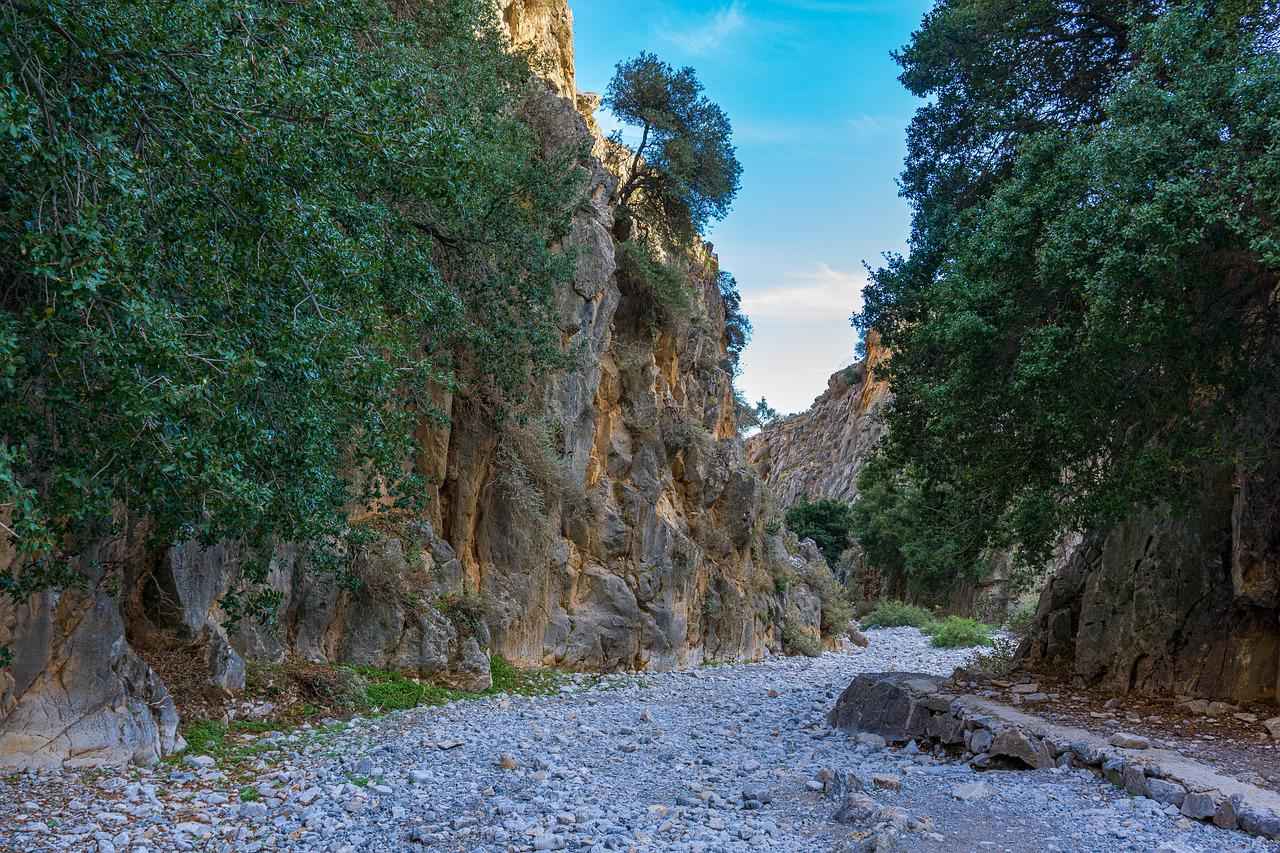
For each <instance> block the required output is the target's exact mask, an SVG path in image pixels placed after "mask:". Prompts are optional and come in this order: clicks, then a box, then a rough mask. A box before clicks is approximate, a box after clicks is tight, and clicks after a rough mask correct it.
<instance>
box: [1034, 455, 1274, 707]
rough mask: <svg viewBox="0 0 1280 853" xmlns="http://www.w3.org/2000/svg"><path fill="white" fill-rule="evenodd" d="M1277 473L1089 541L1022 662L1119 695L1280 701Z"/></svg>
mask: <svg viewBox="0 0 1280 853" xmlns="http://www.w3.org/2000/svg"><path fill="white" fill-rule="evenodd" d="M1278 513H1280V470H1277V466H1275V465H1272V466H1271V467H1270V469H1269V470H1260V471H1254V472H1250V473H1249V474H1247V475H1245V474H1242V473H1236V474H1235V475H1234V476H1233V474H1232V472H1231V471H1228V470H1222V471H1216V472H1213V473H1212V474H1210V475H1208V476H1206V478H1205V486H1204V489H1203V491H1202V493H1201V495H1200V499H1199V505H1198V506H1197V507H1195V508H1193V509H1192V510H1190V511H1188V512H1178V513H1173V512H1169V511H1149V512H1144V513H1140V514H1137V515H1135V516H1134V517H1133V518H1131V519H1130V520H1128V521H1127V522H1125V523H1124V524H1121V525H1119V526H1117V527H1115V528H1114V529H1111V530H1099V531H1094V532H1091V533H1089V534H1087V535H1086V536H1085V537H1083V540H1082V541H1081V542H1080V544H1078V545H1077V546H1076V547H1074V548H1073V549H1069V550H1068V551H1066V552H1065V553H1064V555H1063V558H1062V559H1061V560H1060V561H1059V562H1058V565H1057V567H1056V570H1055V571H1054V573H1053V575H1052V576H1051V578H1050V580H1049V582H1048V584H1047V586H1046V587H1045V590H1044V592H1043V594H1042V596H1041V598H1040V605H1039V609H1038V611H1037V615H1036V624H1035V627H1034V629H1033V631H1032V633H1031V636H1030V637H1029V638H1028V640H1027V641H1026V642H1025V643H1024V644H1023V647H1022V649H1021V656H1022V658H1023V661H1024V662H1025V663H1027V664H1028V665H1030V666H1032V667H1043V666H1050V667H1060V668H1064V669H1067V670H1068V671H1070V672H1071V673H1073V674H1074V675H1076V676H1078V677H1079V678H1080V679H1081V680H1082V681H1084V682H1085V683H1088V684H1091V685H1100V686H1104V687H1106V688H1109V689H1113V690H1118V691H1121V692H1129V691H1133V692H1137V693H1146V694H1172V695H1186V696H1196V697H1203V698H1208V699H1221V700H1225V701H1231V702H1252V701H1258V700H1270V701H1280V594H1278V590H1280V539H1278V534H1277V531H1278V530H1280V527H1277V525H1276V521H1277V515H1278Z"/></svg>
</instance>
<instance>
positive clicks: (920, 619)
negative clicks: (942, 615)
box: [862, 601, 934, 630]
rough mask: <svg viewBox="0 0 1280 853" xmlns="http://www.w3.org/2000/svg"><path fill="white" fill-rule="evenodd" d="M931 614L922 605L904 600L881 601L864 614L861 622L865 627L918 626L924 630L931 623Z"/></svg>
mask: <svg viewBox="0 0 1280 853" xmlns="http://www.w3.org/2000/svg"><path fill="white" fill-rule="evenodd" d="M933 621H934V620H933V614H932V613H930V612H929V611H928V610H925V609H924V608H923V607H917V606H915V605H914V604H907V603H906V602H904V601H881V602H879V603H877V604H876V606H875V608H874V609H873V610H872V611H871V612H870V613H868V614H867V615H866V617H865V618H864V619H863V620H862V624H863V626H864V627H867V628H919V629H921V630H924V629H926V628H928V627H929V626H930V625H932V624H933Z"/></svg>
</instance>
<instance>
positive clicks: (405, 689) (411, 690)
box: [356, 655, 565, 711]
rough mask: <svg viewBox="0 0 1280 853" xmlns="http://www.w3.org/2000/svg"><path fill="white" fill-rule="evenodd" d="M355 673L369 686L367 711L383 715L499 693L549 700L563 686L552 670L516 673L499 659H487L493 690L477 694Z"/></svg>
mask: <svg viewBox="0 0 1280 853" xmlns="http://www.w3.org/2000/svg"><path fill="white" fill-rule="evenodd" d="M356 672H358V673H359V674H360V676H361V677H363V678H364V679H365V680H366V681H367V682H368V684H369V686H368V687H367V688H365V698H366V700H367V704H368V706H369V708H370V709H377V710H382V711H402V710H405V709H408V708H417V707H419V706H432V705H444V704H447V703H449V702H457V701H459V700H464V699H483V698H485V697H487V696H496V695H498V694H500V693H510V694H514V695H517V696H551V695H554V694H556V693H558V692H559V691H560V688H561V687H562V686H563V685H564V683H565V675H564V673H561V672H557V671H555V670H551V669H519V668H517V667H515V666H513V665H512V664H511V663H510V662H509V661H508V660H506V659H505V658H503V657H502V656H500V655H493V656H492V657H490V658H489V672H490V675H491V676H492V678H493V686H492V687H490V688H489V689H488V690H484V691H481V692H479V693H472V692H468V691H466V690H453V689H451V688H448V687H437V686H435V685H432V684H423V683H421V682H418V681H414V680H413V679H411V678H407V677H405V676H403V675H401V674H400V673H397V672H387V671H385V670H380V669H373V668H372V667H357V668H356Z"/></svg>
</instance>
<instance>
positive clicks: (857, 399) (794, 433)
mask: <svg viewBox="0 0 1280 853" xmlns="http://www.w3.org/2000/svg"><path fill="white" fill-rule="evenodd" d="M886 355H887V353H886V352H885V350H884V349H883V348H882V347H881V346H880V345H879V340H878V338H877V337H876V336H875V335H874V333H873V334H872V336H871V337H870V339H869V340H868V342H867V357H866V358H865V359H864V360H863V361H861V362H859V363H857V364H855V365H853V366H851V367H846V368H845V369H843V370H839V371H837V372H835V373H833V374H832V375H831V378H830V379H828V380H827V390H826V391H825V392H823V394H822V396H820V397H818V399H816V400H814V401H813V405H812V406H810V407H809V409H808V411H805V412H801V413H800V414H797V415H791V416H790V417H786V418H783V419H781V420H779V421H777V422H775V423H772V424H770V425H768V426H766V427H765V428H764V429H762V430H761V431H760V432H759V433H757V434H756V435H754V436H752V437H751V439H749V440H748V442H747V454H748V457H749V458H750V460H751V463H752V464H753V465H755V466H756V468H757V470H759V472H760V475H761V476H762V477H763V478H764V480H765V482H766V483H768V484H769V487H770V488H771V489H772V490H773V492H774V493H775V494H776V495H777V496H778V500H779V501H780V502H781V503H782V505H783V506H784V507H787V506H791V505H792V504H794V503H796V502H797V501H799V500H801V499H808V500H817V499H819V498H835V499H837V500H842V501H853V500H854V499H855V498H856V497H857V496H858V472H859V471H861V470H862V466H863V465H864V464H866V461H867V460H868V459H869V458H870V457H871V454H872V452H873V451H874V450H875V446H876V444H877V443H878V442H879V441H880V436H881V435H882V434H883V433H884V420H883V418H882V417H881V410H882V409H883V407H884V405H885V403H886V402H888V400H889V387H888V385H887V384H886V383H884V382H882V381H880V380H878V379H877V378H876V376H875V370H874V368H875V366H876V365H877V364H879V363H880V362H881V361H883V360H884V358H885V356H886Z"/></svg>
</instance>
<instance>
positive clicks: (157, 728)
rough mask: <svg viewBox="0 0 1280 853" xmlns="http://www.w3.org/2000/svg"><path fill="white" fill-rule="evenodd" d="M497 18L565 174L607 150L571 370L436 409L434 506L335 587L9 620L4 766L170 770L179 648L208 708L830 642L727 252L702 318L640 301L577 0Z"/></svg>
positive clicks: (576, 227)
mask: <svg viewBox="0 0 1280 853" xmlns="http://www.w3.org/2000/svg"><path fill="white" fill-rule="evenodd" d="M502 14H503V17H504V20H505V21H506V23H507V25H508V27H509V28H510V30H511V33H512V38H513V41H514V42H515V43H516V44H517V45H519V46H526V47H530V48H531V49H532V50H533V52H534V53H535V54H537V55H538V56H541V57H544V58H548V61H547V63H545V64H544V66H543V70H544V72H545V73H546V74H547V75H548V80H549V84H550V85H549V88H548V90H547V91H546V92H545V93H542V94H537V95H533V96H531V97H530V99H529V101H528V103H527V104H526V106H525V108H524V111H523V118H524V120H525V121H526V122H527V123H528V124H529V125H530V126H531V127H532V128H533V129H534V130H535V131H536V132H537V133H538V134H539V137H540V139H541V140H542V142H543V145H544V147H545V148H546V150H547V152H548V153H549V154H550V153H553V152H557V151H561V150H566V149H567V150H570V151H574V152H579V151H583V150H584V149H589V150H592V151H594V152H596V154H595V156H584V157H580V158H579V160H578V168H580V169H581V170H582V172H583V177H584V178H585V179H586V180H587V182H588V186H589V189H590V193H589V196H588V199H587V203H585V204H584V205H582V206H581V208H580V209H579V210H578V211H577V212H576V215H575V218H574V220H573V224H572V228H571V231H570V234H569V237H568V239H567V240H566V246H565V249H566V250H568V251H573V252H574V253H575V257H576V262H577V268H576V275H575V277H574V279H573V281H572V282H571V283H570V284H569V286H567V287H564V288H562V289H561V290H560V292H559V293H557V294H556V296H555V305H554V308H555V311H556V312H557V316H558V318H559V324H560V328H561V331H562V333H563V346H564V349H565V351H566V352H567V353H572V354H574V355H575V359H576V360H575V366H574V367H572V368H571V369H567V370H561V371H558V372H553V373H550V374H548V375H544V376H542V377H540V378H539V379H538V381H537V382H536V383H535V384H534V386H533V387H531V388H529V389H528V394H527V400H528V403H529V405H528V406H527V410H526V411H525V412H523V413H522V414H523V417H520V418H515V417H512V418H506V419H499V418H496V417H495V416H494V413H493V406H492V403H491V401H489V400H487V399H486V398H484V397H483V396H482V393H481V392H480V391H478V390H472V391H468V390H465V389H464V390H461V391H457V392H450V391H447V390H444V389H440V388H437V389H432V394H433V397H434V403H435V404H436V405H437V406H438V408H439V409H440V410H442V411H443V412H446V413H447V414H448V415H449V421H448V423H446V424H443V425H442V424H440V423H437V422H424V423H423V424H422V426H421V429H420V430H419V435H418V437H419V448H418V453H417V454H416V457H415V458H414V459H413V460H411V463H412V464H413V465H414V466H415V468H416V470H417V472H418V473H419V474H421V475H422V476H423V478H424V479H425V480H426V481H427V482H428V483H429V484H430V501H429V502H428V505H427V508H426V511H425V513H424V515H422V516H421V517H414V518H404V517H401V516H388V517H381V516H373V517H365V518H356V519H353V521H354V522H355V523H356V524H358V525H359V526H361V527H363V528H364V529H366V530H368V531H371V532H372V533H373V534H374V536H373V537H372V541H371V542H368V543H366V544H363V545H360V546H359V547H356V548H353V549H352V550H351V551H350V552H349V553H342V554H339V555H338V556H339V557H340V559H341V562H342V563H343V566H342V567H341V568H342V572H341V573H334V572H333V571H332V567H328V568H327V569H326V568H322V567H320V566H318V565H316V562H317V561H316V559H315V558H314V556H313V555H312V553H311V551H310V550H309V549H308V548H307V547H306V545H305V544H290V543H280V544H277V545H276V546H275V547H274V548H272V549H271V550H270V552H269V553H265V554H264V553H255V552H249V551H247V550H246V549H245V548H244V547H242V546H241V545H239V544H237V543H232V542H225V543H217V544H214V545H210V546H201V545H199V544H197V543H181V544H177V545H175V546H173V547H171V548H168V549H162V550H161V551H159V552H154V551H142V550H138V549H134V550H131V551H130V552H129V553H127V554H120V555H118V556H117V557H116V558H113V559H112V560H110V561H107V562H106V563H104V565H105V566H107V567H108V569H107V571H106V573H105V574H103V575H101V576H100V577H98V578H96V579H94V580H93V583H92V584H91V588H90V590H89V591H87V592H84V593H79V592H70V591H69V592H66V593H62V594H60V595H54V594H50V595H42V596H36V597H34V598H33V599H32V600H31V601H30V602H28V603H27V604H26V605H24V606H23V607H21V608H14V607H12V606H11V605H9V604H8V603H7V602H6V603H0V645H4V644H6V643H7V644H9V645H11V646H12V647H13V648H14V650H15V652H16V660H15V663H14V666H13V667H12V669H10V670H8V671H3V672H0V766H5V765H8V766H15V765H17V766H30V765H58V764H75V763H99V764H121V763H125V762H127V761H131V760H132V761H154V760H155V759H157V758H158V757H160V756H161V755H163V754H165V753H167V752H171V751H172V750H173V749H174V748H175V746H176V744H177V735H176V732H175V729H176V722H177V719H176V713H175V709H174V706H173V703H172V701H171V700H170V699H169V697H168V694H167V693H166V691H165V688H164V686H163V685H162V684H161V680H160V678H159V676H157V675H156V672H157V671H162V672H167V671H168V670H167V669H166V667H165V666H164V665H162V663H161V662H160V660H159V657H161V652H167V651H171V650H173V649H180V650H182V651H183V652H184V653H186V654H188V655H189V656H190V660H189V661H188V663H189V664H190V666H191V667H194V668H195V669H198V670H199V673H198V680H199V681H200V683H202V685H203V688H202V689H204V690H205V691H207V692H208V693H209V694H210V695H214V696H216V695H218V694H225V693H227V692H234V691H236V690H237V689H239V688H240V687H241V686H243V684H244V679H245V667H246V663H245V662H246V660H250V661H252V660H267V661H279V660H282V659H284V658H288V657H296V658H302V659H307V660H315V661H330V662H345V663H352V664H362V665H369V666H375V667H380V668H385V669H395V670H399V671H403V672H406V673H411V674H413V675H416V676H419V677H422V678H430V679H432V680H434V681H438V682H442V683H445V684H449V685H452V686H456V687H462V688H466V689H482V688H484V687H487V686H488V685H489V684H490V673H489V657H488V654H489V653H490V652H493V653H499V654H502V655H503V656H505V657H506V658H508V659H509V660H511V661H512V662H514V663H516V664H519V665H536V666H541V665H554V666H560V667H566V668H576V669H599V670H602V669H616V668H648V669H658V668H663V669H665V668H671V667H678V666H684V665H695V664H698V663H700V662H702V661H704V660H710V659H743V658H758V657H760V656H763V655H766V654H770V653H776V652H781V651H782V642H783V641H782V635H783V626H784V624H785V625H787V627H788V629H789V631H791V632H792V635H793V636H794V635H795V634H796V632H799V633H800V634H805V635H809V636H811V637H814V638H816V637H817V636H818V635H819V633H820V625H821V620H822V607H823V603H822V598H821V593H820V591H819V590H818V589H817V588H815V587H811V586H810V585H809V584H808V583H806V578H809V577H813V573H815V572H827V571H828V570H827V568H826V566H825V564H823V563H822V562H821V560H820V559H819V558H817V557H816V555H811V556H812V557H813V561H812V563H811V562H810V561H809V560H808V559H807V558H806V557H805V556H803V555H801V554H799V553H792V552H793V551H798V550H799V549H798V548H797V547H796V543H795V542H794V538H792V539H791V540H790V541H788V540H787V539H786V538H784V537H783V536H781V535H769V534H767V533H766V532H765V531H766V529H774V527H773V525H772V524H770V522H771V521H776V519H772V518H770V517H768V516H769V501H768V500H767V497H766V493H765V488H764V486H763V484H762V483H761V481H760V480H759V478H758V477H757V476H756V474H755V473H754V471H753V469H752V468H751V466H750V465H749V464H748V462H747V457H746V452H745V448H744V446H743V444H742V442H741V440H740V439H739V438H738V437H737V429H736V425H735V422H734V407H733V392H732V377H731V374H730V373H729V372H728V370H727V369H726V366H725V365H726V350H725V340H724V322H725V314H724V304H723V299H722V297H721V295H720V292H719V288H718V285H717V273H718V270H717V267H716V262H715V258H714V256H713V255H711V254H710V251H709V249H708V250H706V251H704V252H702V255H701V257H699V258H696V259H694V261H693V266H694V269H693V270H692V276H691V277H692V282H693V285H694V288H695V291H696V292H695V297H696V298H695V299H694V300H693V301H694V303H695V307H694V310H693V312H692V313H691V315H690V316H687V317H663V318H661V319H659V318H657V317H655V314H654V312H653V310H652V307H653V306H652V305H649V304H646V302H645V300H646V299H649V298H650V297H648V296H646V295H645V294H643V293H639V292H632V291H630V290H628V288H627V287H626V286H625V283H624V282H622V281H621V280H620V276H619V275H618V272H617V263H616V260H615V254H614V251H615V247H614V240H613V237H612V234H611V232H612V226H613V213H614V212H613V210H612V208H611V206H610V201H609V200H610V197H611V195H612V189H613V185H614V178H613V176H612V175H611V174H609V172H608V171H607V170H606V168H605V167H604V166H603V165H602V162H601V160H600V159H599V154H600V152H601V151H602V150H603V147H604V143H603V141H602V140H601V139H600V137H599V133H598V131H597V130H596V129H595V127H594V124H593V123H592V122H591V120H590V116H589V114H588V115H583V112H582V111H583V110H584V109H585V110H586V111H587V112H588V113H589V111H590V109H592V108H593V107H594V104H595V103H597V101H596V100H595V99H593V98H592V97H590V96H583V97H579V96H578V93H577V92H576V91H575V89H574V82H573V80H574V75H573V63H572V38H571V20H572V18H571V16H570V13H569V10H568V6H567V3H566V2H565V0H510V2H506V3H504V4H502ZM584 143H585V144H584ZM2 557H3V555H0V558H2ZM262 566H265V570H263V571H259V570H258V569H259V567H262ZM251 570H254V571H251ZM257 574H262V575H264V576H265V582H264V585H265V590H266V591H268V592H270V593H273V594H274V595H275V596H276V598H277V599H278V605H277V607H276V614H277V619H276V621H275V622H274V623H273V624H269V625H264V624H261V623H259V622H258V621H256V620H255V619H254V618H253V617H252V616H250V615H245V616H243V618H240V619H233V618H232V616H233V615H234V614H232V613H230V612H228V611H227V609H226V607H225V606H224V605H225V604H226V603H227V601H228V599H226V598H225V596H226V595H227V593H228V591H233V590H237V589H239V588H240V587H241V586H242V585H243V581H244V580H245V578H246V577H248V576H250V575H257ZM784 576H785V577H786V578H787V579H788V582H787V583H785V584H780V583H779V582H778V580H777V579H778V578H780V577H784ZM348 577H350V578H354V579H356V580H358V581H359V583H354V584H353V583H346V582H344V581H345V580H346V579H347V578H348ZM135 650H136V651H135ZM148 656H151V657H153V658H156V661H155V663H156V670H153V669H152V668H151V667H149V666H148V665H147V664H146V663H144V662H143V661H144V659H146V658H147V657H148Z"/></svg>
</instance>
